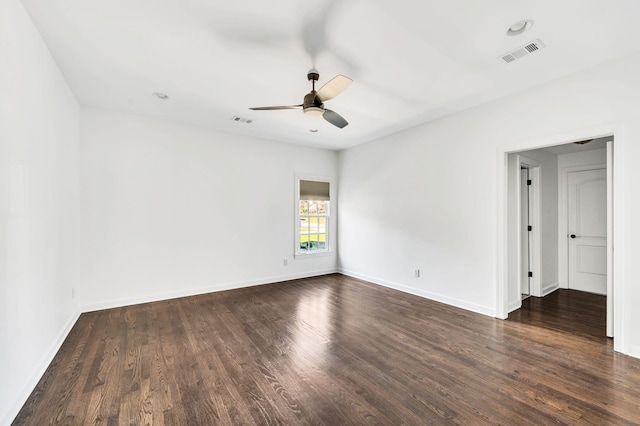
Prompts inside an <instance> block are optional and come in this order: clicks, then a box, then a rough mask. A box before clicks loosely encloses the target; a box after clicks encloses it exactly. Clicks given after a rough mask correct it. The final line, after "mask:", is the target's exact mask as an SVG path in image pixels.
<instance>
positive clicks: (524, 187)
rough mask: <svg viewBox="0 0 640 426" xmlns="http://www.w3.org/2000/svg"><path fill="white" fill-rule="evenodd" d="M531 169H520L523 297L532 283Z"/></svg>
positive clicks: (521, 285)
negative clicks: (530, 236)
mask: <svg viewBox="0 0 640 426" xmlns="http://www.w3.org/2000/svg"><path fill="white" fill-rule="evenodd" d="M528 180H529V169H528V168H526V167H523V168H521V169H520V244H521V246H520V253H521V256H522V258H521V261H520V264H521V265H522V267H521V268H520V275H521V277H520V293H521V294H522V295H523V296H528V295H530V294H531V288H530V286H531V283H530V281H529V271H531V268H530V261H529V253H530V246H529V244H530V242H529V185H528V184H527V181H528Z"/></svg>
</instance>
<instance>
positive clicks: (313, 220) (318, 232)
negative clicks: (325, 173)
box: [296, 179, 330, 254]
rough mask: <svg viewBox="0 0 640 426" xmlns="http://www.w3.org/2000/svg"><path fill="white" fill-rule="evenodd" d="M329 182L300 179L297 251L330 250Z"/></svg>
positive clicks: (314, 251) (316, 251)
mask: <svg viewBox="0 0 640 426" xmlns="http://www.w3.org/2000/svg"><path fill="white" fill-rule="evenodd" d="M329 186H330V184H329V182H326V181H315V180H303V179H300V180H298V197H297V203H298V206H297V222H298V226H297V229H296V253H297V254H311V253H319V252H327V251H329V212H330V199H329V189H330V188H329Z"/></svg>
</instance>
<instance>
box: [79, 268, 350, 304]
mask: <svg viewBox="0 0 640 426" xmlns="http://www.w3.org/2000/svg"><path fill="white" fill-rule="evenodd" d="M336 272H338V270H337V269H335V268H332V269H323V270H317V271H307V272H302V273H298V274H290V275H279V276H274V277H268V278H260V279H256V280H248V281H239V282H235V283H222V284H214V285H211V286H206V287H196V288H190V289H180V290H176V291H168V292H163V293H157V294H152V295H144V296H139V297H131V298H122V299H113V300H107V301H104V302H97V303H88V304H85V305H83V306H82V312H93V311H100V310H103V309H111V308H120V307H123V306H130V305H139V304H140V303H149V302H159V301H161V300H168V299H176V298H179V297H188V296H197V295H199V294H206V293H214V292H217V291H224V290H235V289H238V288H244V287H253V286H257V285H263V284H273V283H277V282H281V281H289V280H297V279H300V278H310V277H317V276H320V275H327V274H334V273H336Z"/></svg>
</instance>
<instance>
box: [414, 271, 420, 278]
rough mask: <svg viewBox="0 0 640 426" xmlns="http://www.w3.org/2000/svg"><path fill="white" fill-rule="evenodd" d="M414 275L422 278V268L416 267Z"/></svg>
mask: <svg viewBox="0 0 640 426" xmlns="http://www.w3.org/2000/svg"><path fill="white" fill-rule="evenodd" d="M413 276H414V277H416V278H420V269H416V270H415V272H414V275H413Z"/></svg>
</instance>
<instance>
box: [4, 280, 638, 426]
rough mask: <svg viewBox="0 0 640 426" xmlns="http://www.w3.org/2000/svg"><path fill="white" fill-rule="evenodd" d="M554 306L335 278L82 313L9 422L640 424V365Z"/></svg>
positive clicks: (140, 423)
mask: <svg viewBox="0 0 640 426" xmlns="http://www.w3.org/2000/svg"><path fill="white" fill-rule="evenodd" d="M557 296H558V297H559V298H562V297H564V296H562V295H561V294H560V293H559V294H558V295H557ZM567 297H569V298H572V297H573V298H575V297H574V296H572V295H570V294H569V295H568V296H567ZM534 302H535V299H534V300H533V301H532V302H528V303H530V304H532V305H534ZM541 309H542V310H544V309H546V308H541ZM558 309H559V311H558V314H559V317H558V318H559V319H558V320H557V321H556V325H551V326H549V325H548V324H547V325H544V322H543V321H541V320H542V316H544V315H547V314H546V313H540V314H539V315H538V313H536V306H534V307H533V308H531V309H529V310H523V311H521V312H519V313H517V314H514V315H512V318H510V319H509V320H507V321H502V320H497V319H492V318H489V317H486V316H482V315H477V314H473V313H470V312H467V311H464V310H460V309H456V308H452V307H449V306H446V305H443V304H440V303H437V302H433V301H429V300H425V299H422V298H419V297H416V296H412V295H408V294H404V293H400V292H397V291H394V290H390V289H386V288H383V287H379V286H376V285H373V284H369V283H365V282H363V281H359V280H355V279H352V278H349V277H345V276H341V275H328V276H324V277H317V278H310V279H304V280H297V281H290V282H286V283H279V284H272V285H265V286H259V287H253V288H248V289H240V290H232V291H226V292H220V293H212V294H207V295H202V296H194V297H187V298H181V299H174V300H169V301H163V302H156V303H148V304H143V305H136V306H130V307H124V308H117V309H110V310H105V311H99V312H93V313H88V314H83V315H82V316H81V317H80V319H79V320H78V322H77V323H76V325H75V326H74V328H73V330H72V331H71V333H70V334H69V336H68V338H67V339H66V341H65V343H64V344H63V346H62V348H61V349H60V351H59V353H58V354H57V356H56V357H55V359H54V361H53V362H52V364H51V365H50V367H49V368H48V370H47V371H46V373H45V374H44V376H43V377H42V379H41V381H40V383H39V384H38V386H37V387H36V389H35V390H34V392H33V394H32V395H31V397H30V398H29V400H28V401H27V402H26V404H25V405H24V407H23V408H22V411H21V412H20V413H19V415H18V416H17V418H16V419H15V422H14V424H16V425H47V424H69V425H86V424H102V425H146V424H149V425H151V424H153V425H215V424H222V425H226V424H243V425H251V424H259V425H271V424H273V425H276V424H292V425H306V424H313V425H349V424H354V425H361V424H384V425H423V424H451V423H457V424H464V425H476V424H507V425H517V424H571V425H575V424H594V425H605V424H638V423H640V360H637V359H633V358H630V357H627V356H624V355H620V354H616V353H614V352H613V350H612V345H611V342H610V341H609V340H608V339H606V338H604V337H597V336H596V335H595V334H594V331H593V327H592V326H590V325H587V323H588V322H589V320H590V316H591V314H584V312H583V313H582V314H580V316H579V317H580V318H582V319H583V320H584V321H581V322H578V324H577V326H576V325H574V327H577V328H575V329H567V328H566V327H565V325H564V321H563V320H562V315H564V314H566V309H564V311H565V312H564V313H563V312H560V310H561V309H562V308H558ZM572 309H574V308H572ZM587 309H591V308H587ZM536 315H538V317H536ZM593 316H600V317H601V318H602V312H600V311H596V310H594V314H593ZM582 323H584V327H583V326H582V325H580V324H582ZM552 324H553V323H552ZM602 331H604V330H602ZM602 334H604V333H602Z"/></svg>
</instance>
